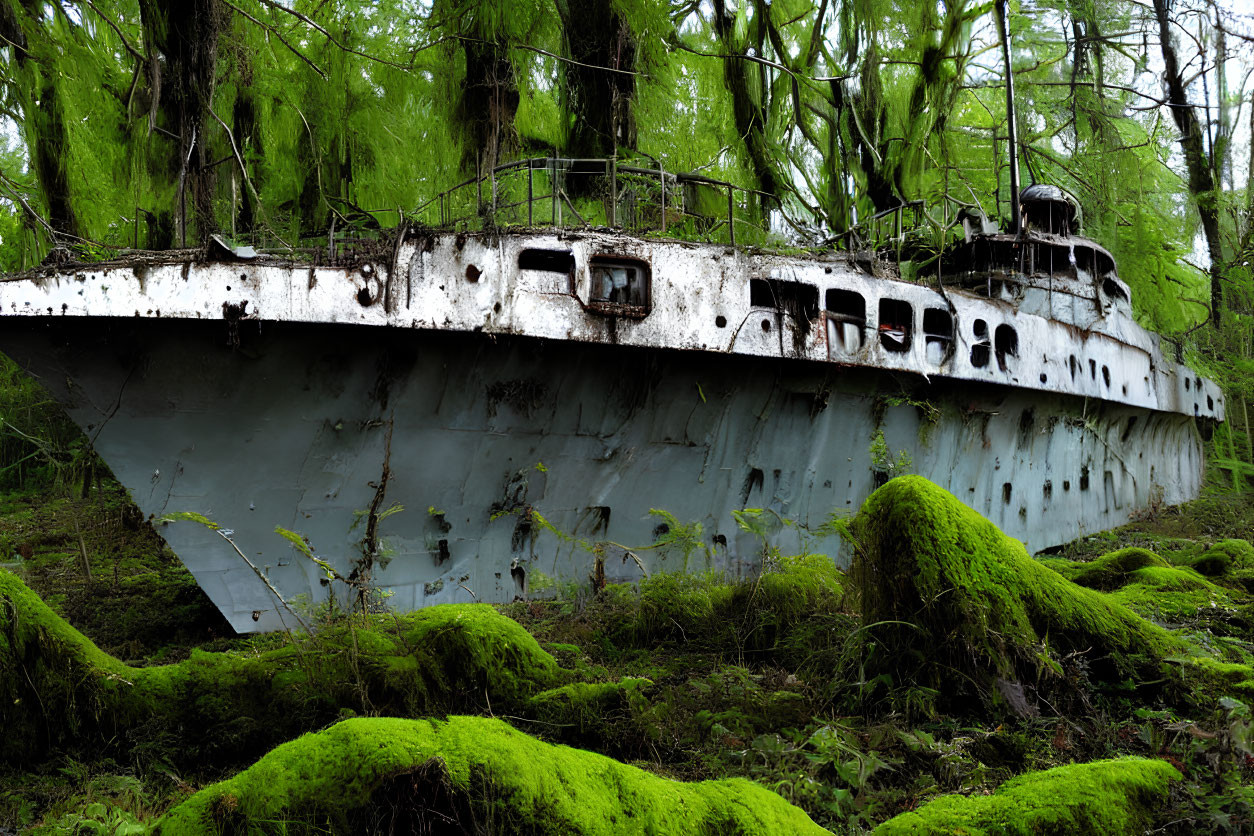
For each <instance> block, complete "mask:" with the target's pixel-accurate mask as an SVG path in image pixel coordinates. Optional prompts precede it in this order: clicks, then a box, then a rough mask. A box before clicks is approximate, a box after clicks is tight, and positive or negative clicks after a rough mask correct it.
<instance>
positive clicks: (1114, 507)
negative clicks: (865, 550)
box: [0, 161, 1224, 631]
mask: <svg viewBox="0 0 1254 836" xmlns="http://www.w3.org/2000/svg"><path fill="white" fill-rule="evenodd" d="M540 165H547V166H550V167H551V166H552V165H553V161H544V162H542V163H540ZM527 176H528V178H530V176H531V165H530V163H528V171H527ZM528 182H530V180H529V181H528ZM665 182H666V181H665V180H663V183H664V184H665ZM729 194H730V192H729ZM553 206H554V209H553V212H554V216H556V214H557V212H558V211H560V207H561V203H560V201H558V200H557V198H556V197H555V198H554V199H553ZM1017 211H1019V212H1020V216H1021V217H1022V219H1023V222H1022V224H1021V225H1020V228H1019V229H1017V230H1014V231H1012V232H1009V233H1001V232H997V231H995V230H992V229H990V228H988V227H987V226H986V225H984V224H981V223H979V222H978V221H973V222H972V223H971V224H969V229H968V235H967V240H966V243H965V244H963V245H962V247H961V248H960V252H958V253H956V254H955V255H954V256H953V257H950V258H947V259H946V260H945V261H944V262H943V263H942V264H943V268H942V270H941V275H940V276H939V279H938V277H936V276H932V277H930V278H929V279H928V280H927V281H926V282H907V281H902V280H901V279H899V278H895V277H894V276H893V274H892V271H891V269H889V270H888V271H887V272H886V271H885V270H884V266H883V265H882V264H878V263H877V262H876V261H875V259H873V258H870V257H867V256H858V255H851V254H849V253H841V252H832V253H829V254H826V255H818V256H793V255H780V254H772V253H768V252H760V251H752V250H749V249H745V248H741V247H735V246H731V245H728V244H694V243H689V242H682V241H676V240H666V239H648V238H642V237H633V236H629V235H624V234H621V233H618V232H612V231H596V230H593V229H581V230H564V229H560V228H547V229H538V230H537V229H535V228H534V225H533V226H532V227H531V228H523V229H520V230H518V231H512V232H501V231H495V232H465V231H462V232H432V231H422V232H418V231H412V230H411V231H410V232H409V233H408V234H401V235H400V236H399V237H398V238H397V240H396V241H395V243H394V245H393V246H392V247H391V248H390V251H383V250H376V255H374V256H372V257H362V258H359V259H357V260H355V261H346V260H344V259H342V258H341V259H338V260H337V263H332V264H324V265H318V264H306V263H295V262H293V261H291V260H290V259H284V258H281V257H277V256H255V257H254V256H253V255H252V254H251V253H246V252H232V251H229V250H226V249H219V250H218V251H216V252H214V251H210V252H209V253H204V252H201V253H197V254H188V253H174V254H168V255H166V256H163V257H153V258H151V259H148V260H146V261H138V262H137V261H135V260H133V259H132V260H131V261H129V262H127V263H116V264H109V263H104V264H96V265H77V266H73V267H70V268H64V267H52V268H47V269H44V270H42V271H38V272H36V273H34V274H28V275H23V276H17V277H12V278H9V279H5V280H3V281H0V350H3V351H4V352H6V353H7V354H9V355H10V356H11V357H12V358H14V359H15V360H16V361H17V362H18V363H19V364H21V366H22V367H23V368H25V369H26V370H28V371H29V372H30V373H31V374H32V375H34V376H36V377H37V378H38V379H39V380H40V381H41V382H42V383H43V385H44V386H46V387H47V389H48V390H49V391H50V392H51V393H52V394H53V395H54V396H55V397H56V398H57V399H58V400H59V401H61V402H62V403H63V404H64V405H65V407H66V409H67V410H68V412H69V414H70V415H71V416H72V417H73V418H74V420H76V421H77V422H78V423H79V424H80V425H81V426H82V428H83V430H84V432H85V433H86V434H87V435H88V437H89V438H90V439H91V441H92V443H93V444H94V445H95V447H96V449H97V450H98V451H99V452H100V454H101V455H102V456H103V458H104V459H105V461H106V462H108V464H109V465H110V467H112V468H113V470H114V473H115V474H116V475H117V477H118V478H119V479H120V480H121V481H122V483H123V484H125V485H126V486H127V488H128V489H129V490H130V492H131V495H132V496H133V498H134V500H135V502H136V503H137V504H138V506H139V507H140V508H141V509H142V510H143V511H144V512H145V513H146V514H149V515H152V517H153V518H160V517H161V516H162V515H164V514H168V513H170V512H175V511H194V512H197V513H200V514H204V515H206V516H207V517H209V518H211V519H213V520H216V521H217V522H219V523H220V524H221V525H223V526H225V527H228V528H230V529H232V530H233V534H232V540H233V541H234V543H235V545H236V546H238V548H239V550H240V552H241V553H242V554H243V555H244V556H246V557H247V559H248V560H249V561H251V562H252V563H253V564H254V565H255V566H256V567H257V568H258V569H259V570H260V572H261V573H262V574H264V575H265V577H266V579H267V580H268V582H269V583H266V582H263V580H262V578H260V577H259V576H258V574H257V573H255V572H254V571H253V569H251V568H250V567H249V566H248V565H246V563H245V561H243V560H241V555H240V554H237V553H236V552H235V551H234V550H233V548H232V546H231V544H230V543H228V542H226V541H225V540H224V538H222V537H221V536H219V535H217V534H216V533H215V532H213V531H210V530H208V529H206V528H203V527H201V526H196V525H191V524H173V525H168V526H165V527H163V528H162V533H163V535H164V536H165V537H166V538H167V540H168V541H169V542H170V544H171V546H172V547H173V548H174V550H175V551H176V552H177V553H178V554H179V555H180V557H181V558H182V559H183V560H184V562H185V563H186V564H187V566H188V568H190V569H191V571H192V572H193V574H194V575H195V576H196V578H197V580H198V581H199V582H200V584H201V585H202V586H203V587H204V588H205V590H206V591H207V592H208V594H209V595H210V597H211V598H212V599H213V600H214V602H215V603H216V604H217V605H218V606H219V607H220V608H221V609H222V611H223V613H224V614H225V615H226V616H227V618H228V619H229V620H230V621H231V623H232V624H233V625H234V626H235V627H236V629H238V630H241V631H250V630H258V629H273V628H276V627H278V626H279V623H280V618H279V617H280V607H279V605H278V604H277V602H276V598H275V594H274V592H273V591H272V590H271V589H270V588H269V587H270V585H272V586H273V587H274V590H277V591H278V592H279V593H281V594H282V595H283V596H284V597H286V598H289V599H291V598H296V597H298V596H302V595H303V596H308V597H309V599H311V600H313V601H315V602H317V601H319V600H322V599H324V598H325V597H326V596H327V595H328V594H329V593H328V585H327V582H326V575H325V572H324V571H323V570H322V568H320V567H319V566H318V565H317V564H316V563H315V562H313V561H309V560H307V559H305V558H303V557H302V556H301V555H300V554H298V553H297V552H296V551H295V550H293V548H292V547H291V544H290V543H289V542H288V541H287V540H285V539H284V538H283V537H281V536H280V535H279V534H277V533H276V532H275V528H276V526H281V527H283V528H286V529H290V530H292V531H296V532H299V533H300V534H302V535H304V536H305V537H307V538H308V541H309V543H310V544H312V548H313V551H314V552H315V553H316V555H317V556H318V557H319V558H321V559H323V560H325V561H327V562H329V563H330V564H331V565H332V566H334V567H335V568H336V569H337V570H338V571H339V572H340V573H342V574H343V575H344V576H346V577H347V576H351V575H353V573H354V572H356V573H357V576H358V577H360V575H361V573H362V572H367V571H368V572H369V574H370V582H371V583H372V584H374V585H375V586H377V587H379V588H381V589H386V590H389V591H390V598H388V601H389V603H390V604H391V605H393V606H395V607H398V608H402V609H406V608H416V607H421V606H425V605H429V604H434V603H439V602H449V601H468V600H472V599H475V600H479V601H506V600H510V599H513V598H514V597H515V596H517V595H524V594H527V592H528V589H529V586H534V585H535V584H536V582H537V580H538V578H539V577H540V576H541V575H543V576H545V577H549V578H561V579H571V580H579V581H583V580H584V579H586V578H587V576H588V575H589V573H590V572H592V571H594V570H595V571H597V572H601V571H603V572H604V573H605V576H606V577H608V578H609V579H611V580H613V579H630V578H634V577H639V576H640V574H641V573H642V572H645V571H657V570H679V569H686V570H689V571H696V570H704V569H706V568H715V569H719V570H722V571H725V572H728V573H731V574H738V573H743V572H746V571H750V570H751V569H752V568H753V567H754V566H756V565H758V564H759V563H760V561H761V559H762V555H763V548H762V542H761V539H760V534H759V533H755V532H750V531H746V530H744V529H743V528H741V527H739V526H738V525H737V521H736V519H734V518H733V514H732V512H733V511H740V510H742V509H746V508H759V509H764V510H763V512H762V514H760V515H759V519H760V520H763V521H774V525H775V528H776V529H778V530H777V531H776V532H775V534H774V535H773V536H775V537H778V538H780V539H781V541H782V543H783V545H784V547H785V548H790V547H793V546H796V545H797V544H796V540H797V539H799V538H801V537H804V536H805V531H806V529H807V528H809V529H814V528H816V527H817V526H818V525H820V524H821V523H822V522H823V521H824V520H825V519H826V518H827V517H828V515H829V514H830V513H831V512H833V510H836V511H841V510H842V509H855V508H856V507H857V506H858V505H859V503H860V502H861V501H862V500H863V499H864V498H865V497H866V496H867V495H868V494H869V493H870V491H871V490H872V489H873V488H874V486H875V484H876V482H877V481H878V480H882V479H883V478H884V477H885V476H886V475H887V474H889V473H890V472H892V470H893V469H894V468H895V467H896V468H899V467H901V466H902V465H903V464H904V461H905V460H904V458H903V457H901V456H900V453H899V451H908V454H909V459H910V469H911V470H912V471H914V472H917V473H920V474H923V475H925V476H927V477H928V478H930V479H932V480H934V481H935V482H937V483H939V484H941V485H943V486H945V487H947V488H948V489H949V490H951V491H952V492H953V493H954V494H956V495H957V496H958V497H960V498H962V499H963V500H965V501H966V502H967V503H968V504H970V505H971V506H972V507H974V508H976V509H977V510H979V511H980V512H981V513H983V514H985V515H987V516H988V517H989V518H991V519H992V520H994V521H995V522H996V523H997V524H998V525H1000V526H1001V527H1002V528H1003V529H1004V530H1005V531H1007V532H1008V533H1010V534H1012V535H1013V536H1015V537H1018V538H1020V539H1022V540H1024V541H1025V542H1026V544H1027V545H1028V547H1029V548H1030V549H1041V548H1044V547H1048V546H1051V545H1054V544H1057V543H1061V542H1064V541H1067V540H1070V539H1072V538H1074V537H1076V536H1078V535H1081V534H1083V533H1085V532H1089V531H1096V530H1101V529H1106V528H1110V527H1113V526H1117V525H1119V524H1121V523H1123V522H1125V521H1126V520H1127V519H1128V518H1129V516H1130V515H1133V514H1135V513H1137V512H1138V511H1142V510H1144V509H1148V508H1150V507H1153V506H1156V505H1158V504H1173V503H1179V502H1181V501H1184V500H1187V499H1189V498H1191V497H1194V496H1195V495H1196V494H1197V492H1198V490H1199V487H1200V483H1201V479H1202V474H1203V454H1202V446H1201V439H1200V437H1199V424H1201V425H1203V429H1204V425H1205V424H1206V423H1207V422H1212V421H1221V420H1223V417H1224V402H1223V396H1222V393H1221V391H1220V389H1219V388H1218V387H1217V386H1216V385H1215V384H1214V383H1213V382H1211V381H1209V380H1205V379H1203V378H1201V377H1200V376H1198V375H1197V374H1195V373H1194V372H1193V371H1191V370H1190V369H1189V368H1187V367H1186V366H1184V365H1182V364H1180V363H1178V362H1176V361H1175V360H1173V359H1172V358H1171V357H1170V356H1168V354H1166V353H1164V351H1163V350H1162V347H1161V346H1160V340H1159V337H1158V336H1156V335H1155V334H1153V333H1150V332H1148V331H1146V330H1145V329H1143V328H1141V327H1140V326H1138V325H1137V324H1136V322H1135V321H1134V320H1133V317H1132V310H1131V306H1130V298H1129V291H1128V287H1127V286H1126V285H1125V284H1124V283H1123V282H1122V281H1121V280H1120V279H1119V277H1118V275H1117V272H1116V267H1115V263H1114V260H1113V259H1112V258H1111V256H1110V254H1109V253H1108V252H1106V251H1105V250H1103V249H1102V248H1101V247H1100V246H1098V245H1097V244H1095V243H1094V242H1092V241H1089V240H1087V239H1084V238H1082V237H1080V236H1079V235H1078V234H1077V224H1076V214H1075V206H1074V204H1073V203H1072V202H1071V201H1069V200H1068V199H1067V196H1066V195H1064V194H1062V193H1061V192H1060V191H1058V190H1056V189H1052V188H1050V187H1039V186H1034V187H1030V188H1029V189H1027V190H1025V192H1024V194H1023V200H1022V208H1021V209H1019V210H1017ZM527 212H528V214H530V213H531V206H530V204H529V205H528V207H527ZM530 220H532V222H533V224H534V221H535V219H534V217H532V218H531V219H530ZM552 220H554V219H546V226H547V225H548V222H550V221H552ZM733 223H734V220H733ZM524 227H525V224H524ZM889 268H891V265H889ZM880 432H882V433H883V441H882V442H879V443H878V447H877V446H876V444H875V442H876V441H877V436H878V434H879V433H880ZM886 451H887V454H886ZM402 506H403V508H404V511H403V512H399V513H389V512H395V511H396V509H398V508H399V507H402ZM533 509H534V510H535V511H536V512H538V513H539V514H540V515H541V516H542V518H543V520H544V521H546V522H547V524H551V526H552V528H549V527H548V526H547V525H539V524H537V520H538V519H540V518H539V517H535V516H533V515H532V514H531V513H530V511H531V510H533ZM651 509H665V510H666V511H668V512H669V513H670V514H672V515H674V519H675V520H678V521H683V522H699V523H701V533H700V535H699V539H700V544H699V547H694V544H693V543H692V542H691V539H690V540H689V541H688V542H687V544H686V547H685V548H677V547H671V548H654V549H645V548H636V547H642V546H647V545H648V544H650V543H654V542H657V541H658V540H659V539H662V540H665V539H666V537H665V535H666V533H667V530H668V524H667V522H666V520H665V518H663V517H661V516H659V515H657V514H652V513H651ZM783 521H786V523H787V524H784V522H783ZM694 530H695V529H694ZM559 532H560V533H559ZM689 533H690V534H691V533H692V532H691V531H690V532H689ZM808 545H809V547H810V548H814V549H820V550H827V551H829V552H830V553H831V554H832V555H833V557H834V558H835V557H836V552H837V550H838V548H839V544H838V543H835V542H832V541H830V540H827V541H824V540H819V541H815V540H810V541H809V542H808ZM331 586H332V588H334V587H335V586H336V585H335V584H332V585H331Z"/></svg>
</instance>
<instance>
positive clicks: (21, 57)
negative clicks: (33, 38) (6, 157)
mask: <svg viewBox="0 0 1254 836" xmlns="http://www.w3.org/2000/svg"><path fill="white" fill-rule="evenodd" d="M46 11H47V9H46V4H45V3H44V2H42V0H21V5H20V8H19V7H18V6H16V5H14V4H12V3H10V2H5V3H3V4H2V5H0V37H3V38H4V40H5V41H7V42H8V43H9V44H11V45H12V49H13V56H14V65H15V67H16V69H17V75H18V77H19V78H20V79H22V86H23V87H24V88H25V89H24V91H23V92H24V94H25V95H24V96H22V101H21V106H22V115H23V117H24V118H23V122H24V128H25V134H26V137H25V139H26V146H27V150H28V152H29V154H30V161H31V169H32V171H33V172H34V174H35V177H36V179H37V180H38V181H39V190H40V192H41V193H42V196H43V200H44V204H45V205H46V206H47V210H48V217H47V218H46V220H47V221H48V225H49V226H50V227H52V229H53V230H54V231H55V232H58V233H62V234H64V235H69V236H78V235H80V234H81V230H80V228H79V218H78V215H77V213H75V211H74V204H73V201H72V199H71V197H70V178H69V159H70V156H69V153H68V152H67V146H68V144H69V134H68V131H67V129H66V127H67V126H66V123H65V107H64V104H63V102H62V99H61V94H60V90H59V89H58V86H57V80H58V78H59V77H60V74H59V73H58V72H56V69H55V68H54V67H50V66H47V65H45V64H44V57H41V56H40V55H39V52H40V51H41V48H42V47H43V46H44V43H32V42H29V41H28V39H27V36H26V32H27V31H28V30H29V31H31V32H32V33H37V34H38V35H39V38H40V39H41V40H43V41H44V42H45V43H50V42H51V39H50V36H48V35H47V33H46V32H45V31H44V27H45V26H46V25H47V24H46V18H45V13H46Z"/></svg>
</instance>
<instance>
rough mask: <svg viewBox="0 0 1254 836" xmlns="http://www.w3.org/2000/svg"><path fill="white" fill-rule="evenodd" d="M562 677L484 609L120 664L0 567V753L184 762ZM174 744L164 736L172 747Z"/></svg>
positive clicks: (456, 608) (514, 698) (511, 703)
mask: <svg viewBox="0 0 1254 836" xmlns="http://www.w3.org/2000/svg"><path fill="white" fill-rule="evenodd" d="M566 678H567V674H566V673H565V672H564V671H562V670H561V669H560V668H559V667H558V666H557V663H556V662H555V661H554V659H553V657H552V656H550V655H549V654H548V653H546V652H545V651H544V650H543V649H541V647H540V645H539V644H538V643H537V642H536V640H535V639H534V638H533V637H532V636H531V635H530V634H529V633H528V632H527V631H526V630H524V629H523V628H522V627H521V625H519V624H518V623H517V622H515V621H513V620H511V619H509V618H506V617H505V616H503V615H501V614H500V613H498V612H497V611H496V610H494V609H493V608H492V607H490V606H487V605H484V604H470V605H451V604H450V605H443V606H438V607H431V608H428V609H424V610H421V611H419V612H417V613H413V614H411V615H407V616H401V617H397V618H386V619H382V618H381V619H378V620H376V621H373V622H370V623H362V624H350V625H340V626H337V627H331V628H327V629H325V630H323V631H322V632H320V633H319V634H318V635H316V636H313V637H309V636H293V637H292V643H291V644H289V645H288V646H285V647H281V648H279V649H276V650H269V651H266V652H262V653H206V652H202V651H195V652H193V653H192V654H191V656H190V658H188V659H187V660H185V661H183V662H180V663H177V664H173V665H164V666H155V667H147V668H133V667H130V666H128V665H125V664H123V663H122V662H120V661H118V660H117V659H115V658H113V657H111V656H109V655H107V654H105V653H103V652H102V651H101V650H100V649H99V648H97V647H96V645H95V644H93V643H92V642H91V641H89V640H88V639H87V638H85V637H84V636H83V635H82V634H81V633H79V632H78V631H77V630H75V629H74V628H73V627H71V626H70V625H69V624H67V623H66V622H65V621H64V620H63V619H61V618H60V617H59V616H57V615H56V614H55V613H53V612H52V611H51V610H50V609H49V608H48V607H47V606H46V605H45V604H44V603H43V602H42V601H41V600H40V599H39V597H38V596H36V595H35V594H34V593H33V592H31V591H30V590H29V589H28V588H27V587H26V586H25V585H24V584H23V583H22V582H21V581H20V580H19V579H18V578H17V577H16V576H14V575H12V574H10V573H8V572H4V571H0V727H3V728H4V729H6V734H5V735H3V736H0V759H3V760H7V761H15V760H16V761H21V760H27V759H30V758H33V757H37V756H39V755H40V754H41V753H43V752H46V751H47V750H49V749H50V748H52V747H54V746H58V745H77V746H85V745H91V744H93V743H95V744H104V743H105V742H107V741H115V742H123V741H129V742H130V743H131V744H132V745H134V746H138V747H139V748H141V749H143V748H144V747H152V748H158V749H161V750H163V751H164V750H166V749H172V750H173V751H174V752H176V753H177V755H178V756H180V757H184V758H187V759H197V758H203V757H216V758H220V759H224V760H232V759H236V758H239V757H244V756H253V755H255V753H256V752H257V751H259V750H260V749H261V748H263V747H266V746H270V745H273V744H274V743H276V742H278V741H279V740H285V739H289V738H291V737H292V736H294V735H296V734H299V733H301V732H303V731H306V730H308V729H310V728H315V727H317V726H319V725H323V724H325V723H327V722H329V721H331V720H333V719H335V718H336V717H337V716H339V715H340V712H341V711H342V710H344V709H349V710H352V711H360V712H384V713H390V714H395V715H402V716H406V715H408V716H415V715H422V714H438V713H443V712H445V711H449V710H454V709H456V710H462V711H465V710H467V709H474V708H480V707H483V708H487V707H488V706H490V705H495V706H498V707H521V706H522V705H524V704H525V702H526V700H527V699H528V698H530V696H531V695H532V694H535V693H537V692H539V691H541V690H543V689H545V688H551V687H553V686H556V685H558V684H559V683H560V682H561V681H563V680H565V679H566ZM175 743H177V745H175Z"/></svg>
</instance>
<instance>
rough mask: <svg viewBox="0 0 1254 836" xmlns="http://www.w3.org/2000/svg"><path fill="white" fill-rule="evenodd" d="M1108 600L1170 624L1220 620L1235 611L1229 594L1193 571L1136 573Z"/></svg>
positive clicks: (1149, 569) (1174, 569) (1169, 569)
mask: <svg viewBox="0 0 1254 836" xmlns="http://www.w3.org/2000/svg"><path fill="white" fill-rule="evenodd" d="M1108 596H1109V598H1110V600H1112V601H1115V602H1117V603H1119V604H1122V605H1123V606H1125V607H1127V608H1128V609H1130V610H1132V611H1133V612H1136V613H1139V614H1140V615H1143V616H1145V617H1146V618H1154V619H1162V620H1166V621H1170V622H1183V621H1188V622H1194V621H1206V622H1211V621H1215V620H1216V617H1220V620H1222V617H1227V616H1228V615H1229V614H1230V613H1231V612H1233V610H1234V609H1235V604H1234V602H1233V599H1232V595H1231V593H1230V592H1229V591H1228V590H1226V589H1224V588H1223V587H1221V586H1217V585H1216V584H1214V583H1211V582H1210V581H1208V580H1207V579H1206V578H1204V577H1202V576H1201V575H1199V574H1198V573H1197V572H1195V571H1194V570H1192V569H1186V568H1180V567H1175V566H1171V567H1162V566H1146V567H1144V568H1142V569H1137V570H1136V571H1134V572H1132V573H1131V574H1129V575H1128V577H1127V581H1126V582H1125V583H1124V585H1123V586H1122V587H1120V588H1119V589H1117V590H1115V591H1114V592H1111V593H1108ZM1215 626H1220V625H1218V624H1216V625H1215Z"/></svg>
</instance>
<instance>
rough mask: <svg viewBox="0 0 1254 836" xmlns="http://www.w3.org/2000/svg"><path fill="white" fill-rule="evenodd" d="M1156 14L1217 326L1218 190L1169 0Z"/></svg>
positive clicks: (1160, 1) (1157, 0) (1157, 2)
mask: <svg viewBox="0 0 1254 836" xmlns="http://www.w3.org/2000/svg"><path fill="white" fill-rule="evenodd" d="M1153 3H1154V16H1155V17H1156V18H1157V19H1158V36H1159V41H1160V42H1161V45H1162V53H1163V65H1164V70H1163V77H1164V78H1165V80H1166V82H1167V101H1168V103H1169V104H1170V105H1171V115H1172V117H1174V118H1175V120H1176V127H1177V128H1179V129H1180V148H1181V150H1182V151H1183V152H1184V164H1185V168H1186V169H1187V170H1188V174H1189V193H1190V194H1191V195H1192V197H1193V202H1194V203H1195V204H1196V205H1197V213H1198V216H1199V217H1200V218H1201V220H1202V232H1203V234H1204V235H1205V236H1206V249H1207V252H1208V253H1209V255H1210V306H1211V321H1212V323H1213V324H1214V325H1215V327H1218V326H1219V324H1220V319H1221V317H1222V311H1223V282H1222V279H1221V276H1222V271H1223V265H1224V254H1223V245H1222V242H1221V241H1220V238H1219V200H1218V195H1217V194H1216V193H1215V177H1214V173H1213V170H1212V169H1211V166H1210V162H1209V160H1207V158H1206V150H1205V148H1204V146H1203V144H1202V126H1201V124H1200V123H1199V122H1198V119H1197V113H1196V112H1195V110H1194V108H1193V105H1191V104H1189V100H1188V96H1187V95H1186V94H1185V89H1184V79H1183V78H1182V77H1181V75H1180V62H1179V59H1178V58H1177V57H1176V48H1175V46H1174V44H1173V43H1172V38H1171V20H1170V19H1169V17H1168V15H1167V0H1153Z"/></svg>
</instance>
